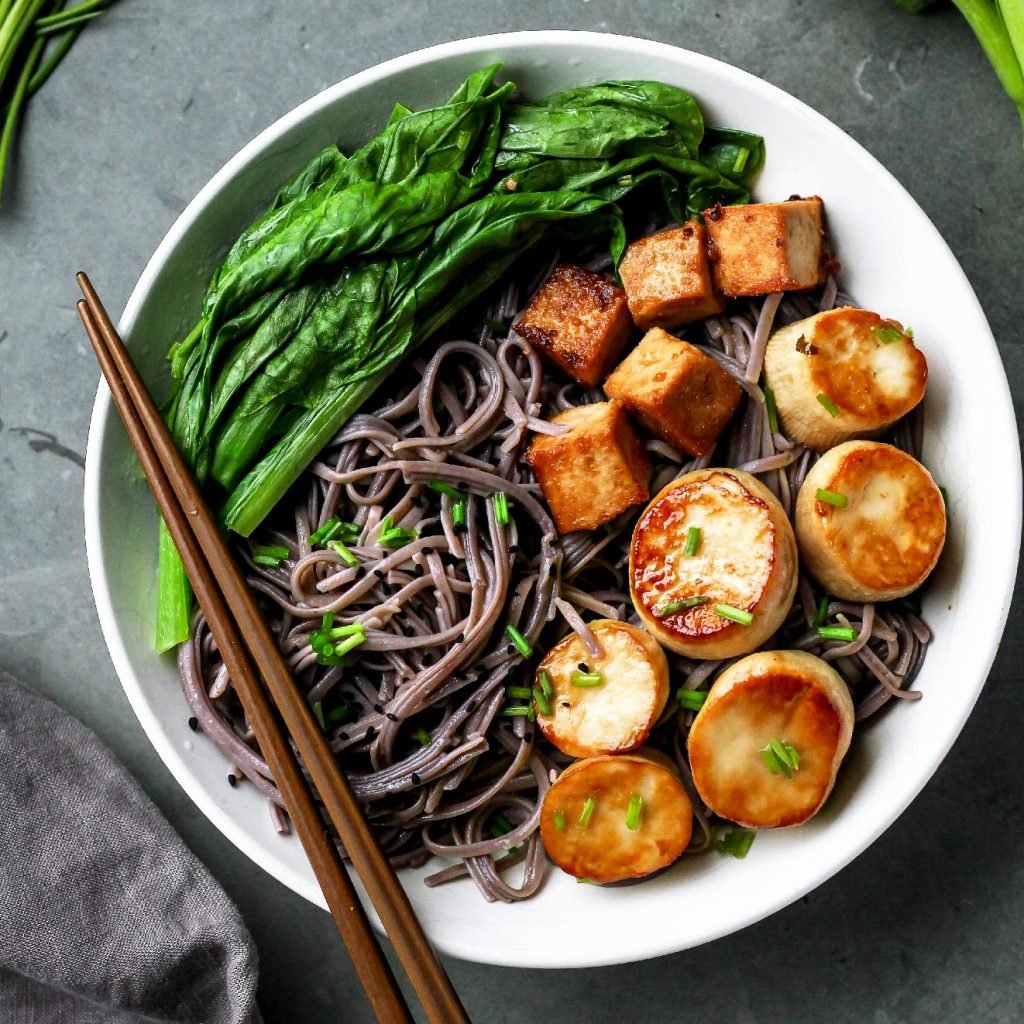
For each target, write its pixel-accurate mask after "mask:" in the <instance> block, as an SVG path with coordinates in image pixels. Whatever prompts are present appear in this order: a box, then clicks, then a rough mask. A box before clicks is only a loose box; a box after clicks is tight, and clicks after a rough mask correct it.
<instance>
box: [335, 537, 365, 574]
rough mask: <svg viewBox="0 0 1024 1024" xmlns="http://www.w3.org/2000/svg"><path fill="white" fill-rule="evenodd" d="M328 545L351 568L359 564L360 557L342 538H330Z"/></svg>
mask: <svg viewBox="0 0 1024 1024" xmlns="http://www.w3.org/2000/svg"><path fill="white" fill-rule="evenodd" d="M327 546H328V547H329V548H330V549H331V550H332V551H333V552H334V553H335V554H336V555H337V556H338V557H339V558H340V559H341V560H342V561H343V562H344V563H345V564H346V565H347V566H348V567H349V568H350V569H352V568H355V566H357V565H358V564H359V559H358V558H356V556H355V555H353V554H352V552H351V551H349V549H348V548H347V547H345V545H344V544H342V542H341V541H340V540H329V541H328V542H327Z"/></svg>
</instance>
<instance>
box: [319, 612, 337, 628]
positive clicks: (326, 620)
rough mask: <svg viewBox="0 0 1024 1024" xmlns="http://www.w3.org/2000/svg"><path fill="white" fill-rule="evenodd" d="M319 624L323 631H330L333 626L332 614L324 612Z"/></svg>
mask: <svg viewBox="0 0 1024 1024" xmlns="http://www.w3.org/2000/svg"><path fill="white" fill-rule="evenodd" d="M320 624H321V625H322V626H323V628H324V629H330V628H331V626H333V625H334V612H324V617H323V619H321V621H320Z"/></svg>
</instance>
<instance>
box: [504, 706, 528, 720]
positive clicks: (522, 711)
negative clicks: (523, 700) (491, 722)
mask: <svg viewBox="0 0 1024 1024" xmlns="http://www.w3.org/2000/svg"><path fill="white" fill-rule="evenodd" d="M499 713H500V714H502V715H504V716H505V717H506V718H528V717H529V716H530V715H532V714H533V708H528V707H517V708H502V709H501V711H500V712H499Z"/></svg>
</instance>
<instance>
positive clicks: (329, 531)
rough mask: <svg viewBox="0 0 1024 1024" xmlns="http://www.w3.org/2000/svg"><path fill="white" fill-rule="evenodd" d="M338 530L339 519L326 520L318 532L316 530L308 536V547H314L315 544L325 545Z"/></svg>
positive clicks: (339, 527)
mask: <svg viewBox="0 0 1024 1024" xmlns="http://www.w3.org/2000/svg"><path fill="white" fill-rule="evenodd" d="M340 530H341V520H340V519H334V518H332V519H328V520H327V522H326V523H324V525H323V526H321V527H320V529H319V530H316V531H315V532H314V533H311V534H310V535H309V543H310V546H311V547H316V545H317V544H326V543H327V542H328V541H329V540H330V539H331V538H332V537H333V536H334V535H335V534H336V533H338V532H339V531H340Z"/></svg>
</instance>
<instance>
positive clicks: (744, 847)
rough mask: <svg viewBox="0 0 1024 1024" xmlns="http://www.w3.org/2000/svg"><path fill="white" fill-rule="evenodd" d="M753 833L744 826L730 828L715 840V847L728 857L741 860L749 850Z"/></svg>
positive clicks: (752, 840)
mask: <svg viewBox="0 0 1024 1024" xmlns="http://www.w3.org/2000/svg"><path fill="white" fill-rule="evenodd" d="M754 835H755V833H754V832H752V831H751V830H750V829H746V828H734V829H730V830H729V831H728V832H726V833H725V835H723V836H722V838H721V839H717V840H715V849H716V850H717V851H718V852H719V853H721V854H723V855H724V856H728V857H735V858H736V859H737V860H743V858H744V857H746V855H747V854H748V853H749V852H750V847H751V845H752V844H753V842H754Z"/></svg>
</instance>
